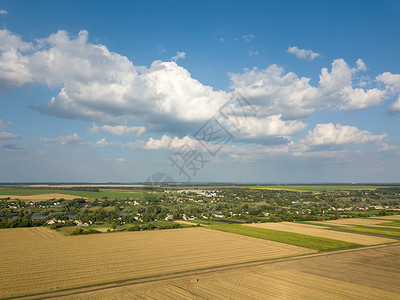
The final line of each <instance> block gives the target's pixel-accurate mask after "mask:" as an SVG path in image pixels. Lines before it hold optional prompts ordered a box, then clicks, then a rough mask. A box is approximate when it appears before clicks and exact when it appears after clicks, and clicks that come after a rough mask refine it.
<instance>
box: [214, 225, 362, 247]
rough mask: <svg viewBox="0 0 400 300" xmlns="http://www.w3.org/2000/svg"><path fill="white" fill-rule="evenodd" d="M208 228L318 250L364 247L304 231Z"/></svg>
mask: <svg viewBox="0 0 400 300" xmlns="http://www.w3.org/2000/svg"><path fill="white" fill-rule="evenodd" d="M207 228H210V229H214V230H220V231H224V232H230V233H236V234H240V235H245V236H250V237H255V238H259V239H264V240H270V241H275V242H280V243H285V244H290V245H294V246H300V247H304V248H309V249H314V250H318V251H333V250H343V249H350V248H357V247H363V246H362V245H360V244H356V243H350V242H345V241H339V240H334V239H328V238H323V237H317V236H312V235H307V234H302V233H294V232H287V231H281V230H274V229H266V228H257V227H251V226H242V225H236V224H229V225H226V224H221V225H209V226H207Z"/></svg>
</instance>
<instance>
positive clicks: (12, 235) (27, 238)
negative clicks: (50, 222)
mask: <svg viewBox="0 0 400 300" xmlns="http://www.w3.org/2000/svg"><path fill="white" fill-rule="evenodd" d="M60 238H61V239H63V238H64V236H63V235H62V234H60V233H58V232H56V231H54V230H50V229H48V228H47V227H32V228H21V229H20V228H10V229H0V245H1V246H0V247H1V248H3V246H7V245H10V244H18V245H22V244H24V243H28V244H29V243H31V242H41V241H46V240H51V241H54V239H60ZM1 255H3V252H1ZM1 266H2V267H3V264H2V265H1Z"/></svg>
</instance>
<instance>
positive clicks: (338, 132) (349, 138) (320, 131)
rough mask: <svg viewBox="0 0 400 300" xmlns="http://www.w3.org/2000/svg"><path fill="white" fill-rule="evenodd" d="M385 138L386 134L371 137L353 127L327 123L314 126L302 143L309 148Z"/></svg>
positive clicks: (376, 140) (365, 131)
mask: <svg viewBox="0 0 400 300" xmlns="http://www.w3.org/2000/svg"><path fill="white" fill-rule="evenodd" d="M386 136H387V134H381V135H373V134H371V133H370V132H369V131H367V130H360V129H358V128H357V127H354V126H346V125H340V124H336V125H334V124H333V123H328V124H318V125H316V126H315V128H314V130H313V131H309V132H308V135H307V136H306V138H305V140H303V142H304V144H305V145H310V146H321V145H346V144H365V143H376V142H380V141H382V140H383V139H384V138H385V137H386Z"/></svg>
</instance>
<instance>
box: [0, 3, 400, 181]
mask: <svg viewBox="0 0 400 300" xmlns="http://www.w3.org/2000/svg"><path fill="white" fill-rule="evenodd" d="M0 5H1V6H0V22H1V31H0V103H1V108H0V169H1V171H2V172H0V182H28V181H29V182H43V181H52V182H78V181H79V182H141V181H143V180H145V178H146V177H148V176H149V175H151V174H153V173H157V172H163V173H167V174H169V175H170V176H171V177H173V178H174V179H175V180H176V181H192V182H197V181H198V182H200V181H225V182H228V181H229V182H231V181H233V182H399V181H400V180H399V178H400V176H399V175H400V171H399V169H400V168H399V167H400V160H399V157H400V133H399V129H400V126H399V125H400V118H399V116H400V75H399V73H400V59H399V53H400V19H399V18H398V16H399V13H400V3H399V2H398V1H351V2H350V1H303V2H300V1H284V2H283V1H282V2H279V1H274V2H273V1H196V2H195V1H118V2H117V3H115V2H112V1H42V2H40V1H35V2H34V1H2V2H1V4H0ZM222 107H223V109H222ZM211 118H214V119H211ZM210 119H211V120H212V121H209V120H210ZM213 122H214V123H213ZM221 128H222V129H221ZM204 129H208V130H210V129H211V131H212V130H214V131H215V132H217V130H218V129H219V130H220V131H219V136H218V134H217V135H215V136H212V137H211V136H210V135H207V134H206V131H204ZM202 130H203V131H202ZM221 130H222V131H221ZM208 133H210V131H208ZM224 134H225V136H224ZM204 139H206V140H204ZM209 139H211V140H209ZM174 162H175V163H174Z"/></svg>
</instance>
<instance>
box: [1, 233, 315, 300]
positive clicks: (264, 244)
mask: <svg viewBox="0 0 400 300" xmlns="http://www.w3.org/2000/svg"><path fill="white" fill-rule="evenodd" d="M0 239H1V240H0V241H1V243H0V265H1V266H2V272H1V273H0V282H1V283H2V285H1V287H0V298H4V297H15V296H22V295H33V294H41V293H48V292H54V291H58V290H69V289H75V288H77V287H84V286H86V287H88V286H101V285H103V284H105V283H118V282H123V281H126V280H133V279H146V278H147V279H150V278H153V277H154V276H161V275H166V274H179V273H181V272H184V271H193V270H206V269H209V268H215V267H218V266H229V265H235V264H243V263H246V262H251V261H253V262H254V261H264V260H271V259H276V258H283V257H293V256H298V255H305V254H310V253H315V252H316V251H315V250H311V249H306V248H302V247H296V246H292V245H287V244H282V243H277V242H273V241H267V240H263V239H256V238H252V237H246V236H241V235H236V234H231V233H225V232H221V231H217V230H210V229H206V228H183V229H171V230H157V231H140V232H121V233H110V234H107V233H104V234H95V235H84V236H70V237H65V236H63V235H61V234H58V233H56V232H54V231H51V230H50V229H47V228H43V227H39V228H13V229H1V230H0Z"/></svg>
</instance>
